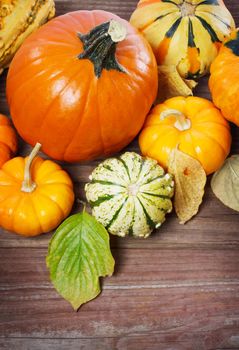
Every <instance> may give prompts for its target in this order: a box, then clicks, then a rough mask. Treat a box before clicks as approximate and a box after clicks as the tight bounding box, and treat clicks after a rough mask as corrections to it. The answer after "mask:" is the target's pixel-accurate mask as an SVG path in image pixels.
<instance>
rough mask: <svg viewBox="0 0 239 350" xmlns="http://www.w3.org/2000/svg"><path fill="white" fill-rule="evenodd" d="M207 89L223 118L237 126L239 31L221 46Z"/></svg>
mask: <svg viewBox="0 0 239 350" xmlns="http://www.w3.org/2000/svg"><path fill="white" fill-rule="evenodd" d="M209 88H210V91H211V94H212V99H213V102H214V103H215V105H216V106H217V107H218V108H220V109H221V111H222V114H223V115H224V117H225V118H226V119H228V120H229V121H231V122H233V123H235V124H236V125H237V126H239V29H238V30H237V31H234V32H233V33H232V34H231V36H230V37H229V38H228V40H227V41H226V42H225V43H224V45H222V47H221V49H220V52H219V54H218V56H217V57H216V59H215V60H214V61H213V63H212V65H211V76H210V79H209Z"/></svg>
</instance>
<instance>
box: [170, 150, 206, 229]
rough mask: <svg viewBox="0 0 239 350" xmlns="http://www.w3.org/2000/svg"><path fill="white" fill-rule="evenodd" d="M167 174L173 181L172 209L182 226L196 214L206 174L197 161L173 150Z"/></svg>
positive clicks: (202, 193)
mask: <svg viewBox="0 0 239 350" xmlns="http://www.w3.org/2000/svg"><path fill="white" fill-rule="evenodd" d="M168 171H169V173H171V174H173V175H174V179H175V197H174V208H175V211H176V214H177V216H178V218H179V220H180V224H184V223H185V222H187V221H188V220H190V219H191V218H192V217H193V216H194V215H196V214H197V212H198V209H199V206H200V204H201V203H202V198H203V195H204V187H205V184H206V181H207V177H206V173H205V171H204V169H203V167H202V166H201V164H200V163H199V161H198V160H196V159H194V158H192V157H190V156H189V155H187V154H185V153H183V152H181V151H179V150H178V149H175V150H174V151H173V152H172V153H171V155H170V159H169V168H168Z"/></svg>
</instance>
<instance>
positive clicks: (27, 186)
mask: <svg viewBox="0 0 239 350" xmlns="http://www.w3.org/2000/svg"><path fill="white" fill-rule="evenodd" d="M40 148H41V144H40V143H37V144H36V145H35V147H34V148H33V150H32V151H31V153H30V155H29V157H28V158H27V161H26V165H25V169H24V179H23V182H22V187H21V191H22V192H26V193H31V192H33V191H34V190H35V188H36V184H35V182H33V181H32V177H31V165H32V162H33V160H34V159H35V157H36V155H37V153H38V152H39V150H40Z"/></svg>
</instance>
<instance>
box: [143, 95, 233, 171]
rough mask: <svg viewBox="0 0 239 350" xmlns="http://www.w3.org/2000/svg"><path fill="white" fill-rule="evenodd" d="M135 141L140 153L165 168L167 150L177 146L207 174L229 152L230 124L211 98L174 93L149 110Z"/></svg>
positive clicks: (222, 160) (221, 162) (166, 164)
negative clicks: (138, 145)
mask: <svg viewBox="0 0 239 350" xmlns="http://www.w3.org/2000/svg"><path fill="white" fill-rule="evenodd" d="M139 144H140V149H141V151H142V154H143V155H145V156H148V157H151V158H154V159H156V160H157V161H158V162H159V163H160V164H161V165H163V166H164V167H165V168H167V167H168V160H169V155H170V153H171V151H172V150H173V149H175V147H177V146H178V147H179V149H180V150H181V151H182V152H184V153H187V154H189V155H190V156H192V157H193V158H195V159H198V160H199V161H200V163H201V164H202V166H203V168H204V170H205V172H206V173H207V174H211V173H213V172H214V171H216V170H217V169H218V168H219V167H220V166H221V165H222V164H223V162H224V160H225V158H226V157H227V155H228V153H229V152H230V147H231V134H230V127H229V124H228V123H227V121H226V120H225V119H224V118H223V116H222V115H221V113H220V111H219V110H218V109H217V108H216V107H215V106H214V105H213V103H212V102H210V101H208V100H206V99H203V98H200V97H181V96H180V97H174V98H171V99H168V100H166V101H165V102H164V103H162V104H160V105H157V106H156V107H155V108H154V109H153V110H152V111H151V113H150V115H149V116H148V118H147V120H146V123H145V125H144V128H143V130H142V132H141V134H140V137H139Z"/></svg>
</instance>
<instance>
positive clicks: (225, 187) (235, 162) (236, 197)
mask: <svg viewBox="0 0 239 350" xmlns="http://www.w3.org/2000/svg"><path fill="white" fill-rule="evenodd" d="M211 188H212V190H213V193H214V194H215V195H216V197H217V198H218V199H220V201H221V202H222V203H223V204H224V205H226V206H227V207H229V208H231V209H234V210H236V211H239V155H234V156H232V157H230V158H228V159H226V161H225V163H224V164H223V166H222V167H221V169H219V170H218V171H217V172H216V173H215V174H214V175H213V177H212V181H211Z"/></svg>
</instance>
